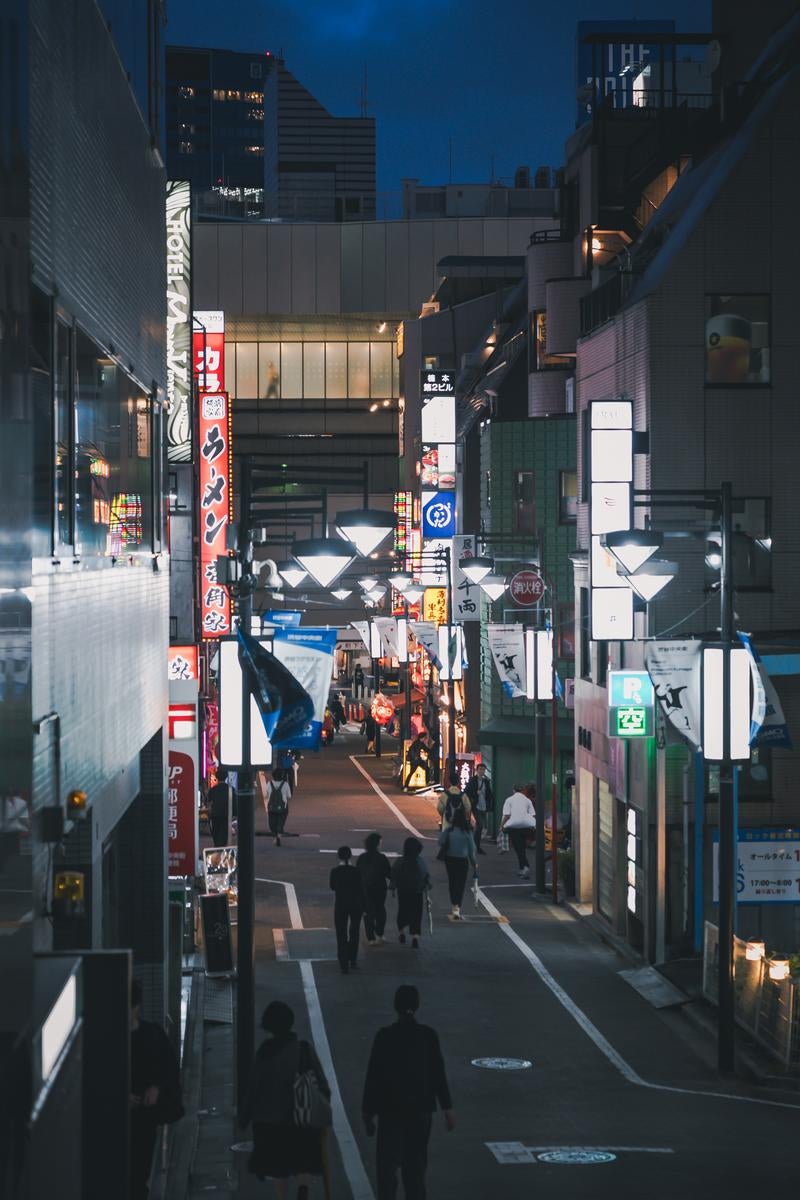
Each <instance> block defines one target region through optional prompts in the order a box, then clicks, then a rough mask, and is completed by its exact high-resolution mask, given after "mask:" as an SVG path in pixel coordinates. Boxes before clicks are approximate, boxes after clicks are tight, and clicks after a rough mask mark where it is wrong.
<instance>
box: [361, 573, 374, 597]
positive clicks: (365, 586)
mask: <svg viewBox="0 0 800 1200" xmlns="http://www.w3.org/2000/svg"><path fill="white" fill-rule="evenodd" d="M358 586H359V587H360V588H361V590H362V591H364V592H366V593H367V595H368V596H369V595H370V594H371V593H372V592H373V591H374V590H375V588H376V587H377V586H378V577H377V575H363V576H362V577H361V579H359V581H358Z"/></svg>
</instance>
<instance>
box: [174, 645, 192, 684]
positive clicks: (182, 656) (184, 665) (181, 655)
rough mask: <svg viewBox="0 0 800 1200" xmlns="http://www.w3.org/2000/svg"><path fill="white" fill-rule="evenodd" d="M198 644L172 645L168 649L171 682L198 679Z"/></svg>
mask: <svg viewBox="0 0 800 1200" xmlns="http://www.w3.org/2000/svg"><path fill="white" fill-rule="evenodd" d="M198 678H199V676H198V670H197V646H170V648H169V650H168V651H167V679H168V680H169V682H170V683H188V682H189V681H191V680H193V679H198Z"/></svg>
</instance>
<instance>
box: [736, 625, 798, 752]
mask: <svg viewBox="0 0 800 1200" xmlns="http://www.w3.org/2000/svg"><path fill="white" fill-rule="evenodd" d="M738 637H739V640H740V641H741V642H742V644H743V646H744V647H745V649H746V650H747V652H748V653H749V655H750V662H751V666H752V668H753V683H754V685H755V701H754V705H753V707H754V712H753V719H752V722H751V727H750V743H751V745H754V746H782V747H785V748H786V749H791V748H792V739H791V735H790V733H789V727H788V725H787V724H786V717H785V716H784V714H783V707H782V705H781V702H780V700H779V698H778V693H777V692H776V690H775V684H774V683H773V682H772V680H771V679H770V677H769V674H768V672H767V670H766V668H765V666H764V663H763V661H762V659H761V656H760V655H759V653H758V651H757V650H756V648H755V646H754V645H753V643H752V641H751V640H750V637H749V635H748V634H746V633H739V634H738Z"/></svg>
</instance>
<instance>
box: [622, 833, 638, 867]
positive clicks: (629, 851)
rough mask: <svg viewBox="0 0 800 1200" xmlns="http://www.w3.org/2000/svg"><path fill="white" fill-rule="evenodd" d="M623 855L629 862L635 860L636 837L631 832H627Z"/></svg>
mask: <svg viewBox="0 0 800 1200" xmlns="http://www.w3.org/2000/svg"><path fill="white" fill-rule="evenodd" d="M625 855H626V857H627V858H628V859H629V861H630V862H632V863H635V862H636V837H635V836H634V834H632V833H629V834H628V838H627V845H626V848H625Z"/></svg>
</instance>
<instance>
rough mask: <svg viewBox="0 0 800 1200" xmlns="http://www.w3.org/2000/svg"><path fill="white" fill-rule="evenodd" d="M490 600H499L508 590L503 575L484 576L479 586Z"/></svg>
mask: <svg viewBox="0 0 800 1200" xmlns="http://www.w3.org/2000/svg"><path fill="white" fill-rule="evenodd" d="M478 586H479V587H480V589H481V591H482V592H483V593H484V594H485V595H486V596H488V597H489V599H490V600H492V601H494V600H499V599H500V597H501V596H502V594H503V592H504V591H505V590H506V581H505V578H504V577H503V576H502V575H484V577H483V579H482V580H481V581H480V584H479V585H478Z"/></svg>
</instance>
